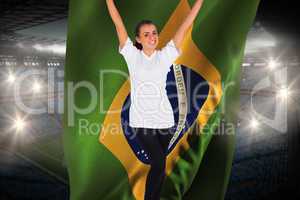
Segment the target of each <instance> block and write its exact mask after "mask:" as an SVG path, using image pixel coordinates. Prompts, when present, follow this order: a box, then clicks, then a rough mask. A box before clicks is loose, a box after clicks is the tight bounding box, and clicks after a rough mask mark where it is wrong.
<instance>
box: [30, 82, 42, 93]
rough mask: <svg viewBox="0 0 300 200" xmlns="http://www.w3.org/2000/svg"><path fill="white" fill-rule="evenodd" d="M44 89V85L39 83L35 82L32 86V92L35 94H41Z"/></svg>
mask: <svg viewBox="0 0 300 200" xmlns="http://www.w3.org/2000/svg"><path fill="white" fill-rule="evenodd" d="M41 89H42V85H41V83H39V82H38V81H35V82H34V83H33V85H32V90H33V92H34V93H39V92H40V91H41Z"/></svg>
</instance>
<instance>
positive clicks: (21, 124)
mask: <svg viewBox="0 0 300 200" xmlns="http://www.w3.org/2000/svg"><path fill="white" fill-rule="evenodd" d="M25 126H26V121H25V120H24V119H22V118H20V117H19V116H17V118H16V119H15V120H14V125H13V127H14V128H15V129H16V131H17V132H19V131H22V130H23V129H24V128H25Z"/></svg>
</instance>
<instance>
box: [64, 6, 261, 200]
mask: <svg viewBox="0 0 300 200" xmlns="http://www.w3.org/2000/svg"><path fill="white" fill-rule="evenodd" d="M115 3H116V6H117V7H118V9H119V11H120V14H121V16H122V18H123V21H124V24H125V26H126V28H127V31H128V34H129V36H130V38H131V39H132V40H134V37H135V36H134V33H133V32H134V29H135V26H136V24H137V23H138V22H139V21H140V20H142V19H150V20H152V21H153V22H154V23H155V24H156V26H157V27H158V29H159V32H160V33H159V39H160V40H159V48H161V47H163V46H164V45H165V44H166V43H167V42H168V41H169V40H170V39H171V38H172V37H173V36H174V34H175V32H176V30H177V29H178V27H179V26H180V24H181V23H182V22H183V20H184V19H185V17H186V16H187V14H188V12H189V11H190V9H191V5H193V3H194V0H172V1H170V0H115ZM258 4H259V0H245V1H241V0H204V3H203V6H202V8H201V10H200V13H199V15H198V17H197V18H196V20H195V22H194V24H193V26H191V27H190V29H189V31H188V32H187V34H186V37H185V39H184V42H183V46H182V54H181V56H180V57H179V58H178V59H177V60H176V61H175V63H174V64H173V66H170V67H171V71H170V72H169V73H168V76H167V81H168V83H175V82H176V84H168V83H167V88H166V89H167V93H168V96H169V99H170V102H171V105H172V107H173V110H174V117H175V123H176V127H177V129H176V134H174V135H175V136H176V137H175V138H173V140H172V142H171V143H170V145H169V149H168V156H167V164H166V175H167V177H166V180H165V182H164V185H163V188H162V195H161V199H165V200H179V199H187V200H196V199H197V200H198V199H201V200H217V199H218V200H219V199H224V196H225V193H226V187H227V184H228V180H229V176H230V170H231V164H232V159H233V151H234V145H235V142H234V140H235V136H234V135H235V128H234V124H236V121H237V113H238V110H239V109H238V108H239V96H240V93H239V80H240V66H241V62H242V58H243V54H244V49H245V41H246V37H247V33H248V31H249V28H250V27H251V24H252V22H253V19H254V17H255V14H256V10H257V7H258ZM69 5H70V7H69V17H68V35H67V55H66V67H65V94H66V95H65V100H64V101H65V114H64V151H65V158H66V164H67V168H68V174H69V181H70V198H71V199H72V200H83V199H87V200H94V199H98V200H131V199H136V200H142V199H143V196H144V193H145V183H146V177H147V174H148V172H149V168H150V165H149V163H148V161H147V159H145V154H146V153H147V152H141V147H140V146H139V143H138V141H136V140H135V137H134V135H133V132H132V130H131V129H130V128H128V123H129V117H128V113H129V106H128V105H130V98H129V97H130V82H129V77H128V75H129V73H128V69H127V66H126V63H125V61H124V60H123V58H122V56H121V55H120V54H119V53H118V39H117V35H116V31H115V28H114V25H113V23H112V20H111V18H110V16H109V14H108V10H107V7H106V2H105V0H86V1H82V0H70V4H69ZM182 94H184V95H183V97H184V98H179V97H180V96H182ZM178 108H183V109H178ZM178 127H179V128H178ZM224 127H225V128H224Z"/></svg>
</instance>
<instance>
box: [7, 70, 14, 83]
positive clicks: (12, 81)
mask: <svg viewBox="0 0 300 200" xmlns="http://www.w3.org/2000/svg"><path fill="white" fill-rule="evenodd" d="M15 80H16V76H15V75H14V74H13V73H11V72H10V73H9V74H8V77H7V81H8V82H9V83H14V82H15Z"/></svg>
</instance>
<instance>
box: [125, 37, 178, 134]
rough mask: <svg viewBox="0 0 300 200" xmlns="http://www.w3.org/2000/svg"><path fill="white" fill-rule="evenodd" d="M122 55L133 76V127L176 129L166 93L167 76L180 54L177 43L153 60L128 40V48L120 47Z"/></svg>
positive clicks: (171, 44) (130, 122)
mask: <svg viewBox="0 0 300 200" xmlns="http://www.w3.org/2000/svg"><path fill="white" fill-rule="evenodd" d="M119 52H120V53H121V54H122V55H123V56H124V58H125V60H126V63H127V67H128V70H129V76H130V87H131V95H130V99H131V105H130V110H129V125H130V126H131V127H139V128H170V127H172V126H174V125H175V121H174V117H173V110H172V106H171V104H170V101H169V99H168V96H167V90H166V81H167V74H168V72H169V71H171V66H172V64H173V62H174V61H175V60H176V58H177V57H178V56H179V55H180V50H178V49H177V48H176V46H175V44H174V42H173V40H171V41H170V42H169V43H168V44H167V45H166V46H165V47H164V48H162V49H161V50H155V51H154V53H153V54H152V55H151V56H150V57H149V56H147V55H146V54H145V53H144V52H143V51H141V50H139V49H137V48H136V47H135V46H134V45H133V43H132V41H131V40H130V38H129V37H128V38H127V40H126V43H125V45H124V47H123V48H122V49H120V47H119Z"/></svg>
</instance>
